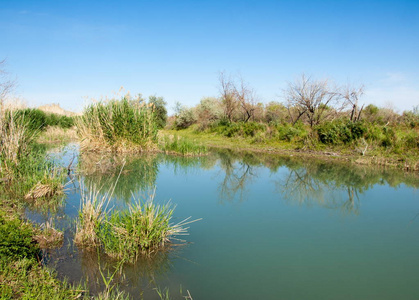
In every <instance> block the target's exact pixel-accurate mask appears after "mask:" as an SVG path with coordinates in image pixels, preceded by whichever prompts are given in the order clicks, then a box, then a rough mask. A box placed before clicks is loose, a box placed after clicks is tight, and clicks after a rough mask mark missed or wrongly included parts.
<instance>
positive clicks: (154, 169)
mask: <svg viewBox="0 0 419 300" xmlns="http://www.w3.org/2000/svg"><path fill="white" fill-rule="evenodd" d="M79 164H80V169H81V170H82V173H83V174H84V177H85V186H92V184H93V185H95V186H96V187H98V188H101V190H102V191H104V192H106V191H108V190H110V189H111V188H112V187H113V185H114V184H115V181H116V180H117V179H118V176H119V174H120V172H121V169H122V168H123V169H122V172H121V175H120V177H119V179H118V183H117V185H116V187H115V191H114V196H115V197H116V198H117V199H123V200H124V201H125V202H129V201H130V200H131V197H132V193H137V192H141V191H146V190H150V189H152V188H153V187H154V186H155V183H156V178H157V174H158V171H159V168H158V166H159V159H158V156H157V155H142V156H120V155H119V156H114V155H111V156H103V155H102V156H100V155H92V154H90V155H82V156H81V158H80V163H79ZM124 164H125V165H124Z"/></svg>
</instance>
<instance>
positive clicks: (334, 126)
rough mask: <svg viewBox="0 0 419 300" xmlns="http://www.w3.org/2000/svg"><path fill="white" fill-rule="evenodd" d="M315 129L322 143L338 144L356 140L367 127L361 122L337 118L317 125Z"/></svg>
mask: <svg viewBox="0 0 419 300" xmlns="http://www.w3.org/2000/svg"><path fill="white" fill-rule="evenodd" d="M316 131H317V135H318V137H319V140H320V142H322V143H323V144H329V145H338V144H348V143H351V142H353V141H356V140H358V139H359V138H361V137H363V136H364V134H365V133H366V132H367V128H366V126H365V125H364V123H363V122H359V121H358V122H352V121H349V120H346V121H342V120H337V121H332V122H325V123H323V124H320V125H318V126H317V127H316Z"/></svg>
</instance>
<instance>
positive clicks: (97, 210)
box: [74, 185, 113, 247]
mask: <svg viewBox="0 0 419 300" xmlns="http://www.w3.org/2000/svg"><path fill="white" fill-rule="evenodd" d="M112 192H113V190H111V191H109V192H106V193H104V194H101V190H100V189H99V188H97V187H96V186H95V185H92V186H90V187H88V189H87V191H86V190H85V189H84V187H83V186H81V203H80V210H79V218H78V220H77V225H76V226H77V227H76V234H75V236H74V241H75V242H76V244H78V245H80V246H83V247H97V246H99V245H100V241H99V238H98V232H99V229H100V226H101V224H102V223H103V220H104V218H105V213H106V208H107V206H108V204H109V201H110V199H111V197H112Z"/></svg>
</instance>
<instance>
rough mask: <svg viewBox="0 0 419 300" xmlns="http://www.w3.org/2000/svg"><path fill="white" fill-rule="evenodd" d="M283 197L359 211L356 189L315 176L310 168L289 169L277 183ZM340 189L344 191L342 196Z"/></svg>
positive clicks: (300, 202)
mask: <svg viewBox="0 0 419 300" xmlns="http://www.w3.org/2000/svg"><path fill="white" fill-rule="evenodd" d="M277 185H278V186H277V187H278V190H279V191H280V192H281V193H282V194H283V196H284V198H285V199H287V200H288V201H290V202H294V203H298V204H300V205H303V204H304V205H314V204H317V205H321V206H325V207H328V208H333V209H339V208H340V209H342V210H344V211H348V212H353V213H355V214H358V212H359V197H358V189H357V188H356V187H355V186H345V185H342V184H341V183H339V182H336V181H333V180H323V179H322V178H319V177H316V173H315V172H314V173H313V170H311V168H305V167H303V168H299V169H290V170H289V174H288V176H287V177H286V178H285V179H284V180H282V181H279V182H278V183H277ZM342 191H345V192H346V195H347V197H346V195H345V196H342Z"/></svg>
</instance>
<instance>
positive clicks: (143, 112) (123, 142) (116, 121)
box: [76, 96, 157, 152]
mask: <svg viewBox="0 0 419 300" xmlns="http://www.w3.org/2000/svg"><path fill="white" fill-rule="evenodd" d="M76 125H77V131H78V136H79V139H80V146H81V149H82V150H89V151H98V152H103V151H113V152H142V151H149V150H153V149H154V148H155V147H156V143H157V124H156V120H155V118H154V112H153V107H152V105H149V104H146V103H145V102H143V101H141V99H140V98H138V99H130V98H129V97H127V96H126V97H123V98H122V99H121V100H116V99H112V100H110V101H108V102H103V101H100V102H97V103H93V104H91V105H90V106H88V107H87V108H86V109H85V110H84V112H83V115H82V116H81V117H80V118H78V119H77V121H76Z"/></svg>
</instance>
